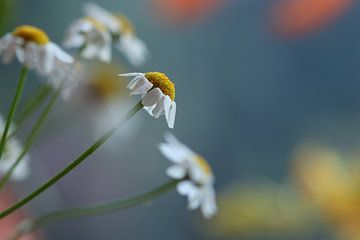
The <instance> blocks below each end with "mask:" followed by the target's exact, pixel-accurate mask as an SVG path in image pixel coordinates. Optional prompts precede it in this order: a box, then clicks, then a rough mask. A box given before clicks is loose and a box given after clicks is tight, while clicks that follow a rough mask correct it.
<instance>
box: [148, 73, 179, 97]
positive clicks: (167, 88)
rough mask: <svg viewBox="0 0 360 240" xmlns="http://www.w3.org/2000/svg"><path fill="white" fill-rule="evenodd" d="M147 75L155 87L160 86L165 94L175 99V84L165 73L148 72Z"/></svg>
mask: <svg viewBox="0 0 360 240" xmlns="http://www.w3.org/2000/svg"><path fill="white" fill-rule="evenodd" d="M145 77H146V79H147V80H149V82H151V83H152V84H153V85H154V86H153V87H154V88H160V90H161V91H162V93H163V94H165V95H168V96H169V97H170V98H171V100H172V101H174V100H175V85H174V83H173V82H172V81H170V79H169V78H168V77H167V76H166V75H165V74H164V73H160V72H148V73H145Z"/></svg>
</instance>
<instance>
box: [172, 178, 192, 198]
mask: <svg viewBox="0 0 360 240" xmlns="http://www.w3.org/2000/svg"><path fill="white" fill-rule="evenodd" d="M176 189H177V191H178V192H179V194H180V195H184V196H188V195H193V194H194V193H195V192H196V186H195V185H194V184H193V183H192V182H191V181H187V180H185V181H181V182H180V183H178V185H177V187H176Z"/></svg>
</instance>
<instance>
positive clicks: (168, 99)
mask: <svg viewBox="0 0 360 240" xmlns="http://www.w3.org/2000/svg"><path fill="white" fill-rule="evenodd" d="M119 75H120V76H122V77H133V79H132V80H131V82H130V83H129V84H128V85H127V88H128V89H130V90H131V94H132V95H142V104H143V105H144V108H145V110H146V111H147V112H149V114H150V115H151V116H153V117H154V118H159V117H160V116H161V115H165V117H166V121H167V123H168V126H169V128H174V124H175V115H176V103H175V85H174V83H173V82H172V81H170V79H169V78H168V77H167V76H166V75H165V74H164V73H160V72H148V73H126V74H119Z"/></svg>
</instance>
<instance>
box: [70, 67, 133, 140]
mask: <svg viewBox="0 0 360 240" xmlns="http://www.w3.org/2000/svg"><path fill="white" fill-rule="evenodd" d="M83 67H84V69H83V72H84V74H83V75H82V76H81V77H80V78H79V79H78V81H77V84H76V85H74V88H72V89H71V88H70V89H69V91H68V93H67V99H66V100H68V102H69V103H71V104H74V105H75V106H79V107H80V108H81V111H82V112H83V113H84V115H86V116H87V117H86V118H87V119H88V120H90V121H89V122H90V124H91V125H92V127H93V129H94V133H95V137H99V136H101V135H102V134H104V132H105V131H106V130H108V129H109V127H111V126H114V125H116V124H118V123H119V121H121V119H122V117H123V115H124V114H125V113H126V112H127V111H128V110H129V109H130V106H131V105H132V103H133V100H132V99H131V98H130V97H129V95H128V93H127V89H126V82H125V81H124V79H121V78H119V77H118V76H117V73H118V72H119V71H121V70H123V69H122V68H121V67H120V65H119V64H105V63H102V64H99V63H97V64H96V65H95V66H94V65H92V64H90V65H84V66H83ZM134 123H136V121H135V122H134V121H131V122H128V123H127V124H126V127H125V128H124V130H126V132H132V130H133V129H134V128H133V126H134ZM126 132H124V131H121V132H119V136H127V137H128V136H129V135H128V134H126Z"/></svg>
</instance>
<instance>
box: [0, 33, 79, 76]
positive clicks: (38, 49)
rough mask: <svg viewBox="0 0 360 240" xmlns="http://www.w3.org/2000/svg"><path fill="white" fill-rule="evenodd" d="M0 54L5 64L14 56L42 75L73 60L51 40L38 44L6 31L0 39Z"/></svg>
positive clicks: (48, 73)
mask: <svg viewBox="0 0 360 240" xmlns="http://www.w3.org/2000/svg"><path fill="white" fill-rule="evenodd" d="M0 55H2V60H3V62H4V63H5V64H8V63H10V62H11V61H12V60H13V58H14V57H15V56H16V57H17V59H18V61H19V62H20V63H22V64H24V65H25V66H26V67H28V68H29V69H35V70H37V71H38V72H39V73H40V74H43V75H51V73H52V72H53V71H54V70H55V69H56V68H57V67H58V66H59V65H60V64H70V63H72V62H73V58H72V57H71V56H70V55H68V54H67V53H66V52H64V51H63V50H62V49H61V48H60V47H59V46H58V45H56V44H55V43H53V42H50V41H49V42H48V43H46V44H38V43H36V42H32V41H27V40H26V39H23V38H21V37H19V36H15V35H14V34H13V33H7V34H5V35H4V36H3V37H2V38H1V39H0Z"/></svg>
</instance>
